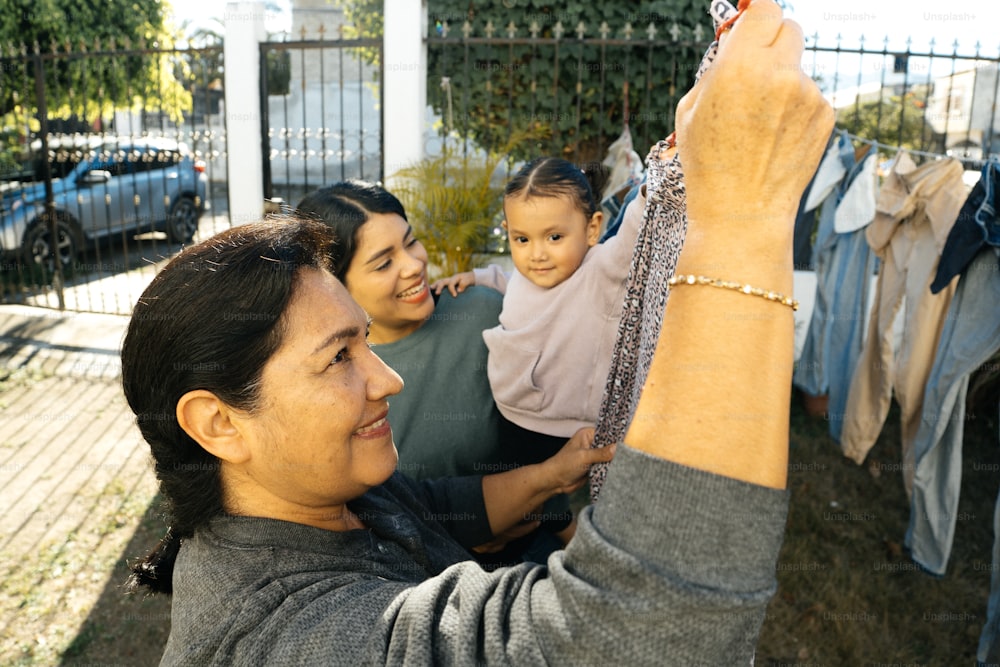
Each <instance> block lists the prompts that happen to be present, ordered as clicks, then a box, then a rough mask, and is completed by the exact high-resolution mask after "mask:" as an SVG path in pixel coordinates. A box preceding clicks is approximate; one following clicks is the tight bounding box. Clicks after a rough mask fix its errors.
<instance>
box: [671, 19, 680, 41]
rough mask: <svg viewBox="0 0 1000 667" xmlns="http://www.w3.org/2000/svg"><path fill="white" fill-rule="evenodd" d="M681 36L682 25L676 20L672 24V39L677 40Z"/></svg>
mask: <svg viewBox="0 0 1000 667" xmlns="http://www.w3.org/2000/svg"><path fill="white" fill-rule="evenodd" d="M680 38H681V27H680V26H679V25H677V23H676V22H674V24H673V25H671V26H670V39H672V40H674V41H675V42H677V41H679V40H680Z"/></svg>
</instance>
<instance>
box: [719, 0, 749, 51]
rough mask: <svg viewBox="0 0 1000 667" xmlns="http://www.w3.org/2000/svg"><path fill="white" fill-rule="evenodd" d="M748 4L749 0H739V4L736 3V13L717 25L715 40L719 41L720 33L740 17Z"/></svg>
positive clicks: (725, 30) (730, 26)
mask: <svg viewBox="0 0 1000 667" xmlns="http://www.w3.org/2000/svg"><path fill="white" fill-rule="evenodd" d="M749 6H750V0H740V1H739V4H737V5H736V13H735V14H734V15H733V16H732V18H730V19H729V20H728V21H726V22H725V23H723V24H722V25H720V26H719V28H718V29H717V30H716V31H715V41H719V38H720V37H722V33H724V32H727V31H728V30H729V29H731V28H732V27H733V24H735V23H736V20H737V19H739V18H740V16H741V15H742V14H743V12H744V11H745V10H746V8H747V7H749Z"/></svg>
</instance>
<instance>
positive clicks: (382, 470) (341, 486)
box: [231, 269, 403, 526]
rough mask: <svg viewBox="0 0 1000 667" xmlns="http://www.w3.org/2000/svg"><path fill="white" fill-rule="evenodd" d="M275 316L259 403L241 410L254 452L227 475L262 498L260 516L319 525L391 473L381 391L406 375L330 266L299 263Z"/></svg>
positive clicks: (386, 392)
mask: <svg viewBox="0 0 1000 667" xmlns="http://www.w3.org/2000/svg"><path fill="white" fill-rule="evenodd" d="M282 317H283V319H284V325H285V328H286V333H285V335H284V340H283V342H282V344H281V346H280V347H279V348H278V350H277V351H276V352H275V353H274V355H273V356H272V357H271V358H270V359H269V360H268V362H267V364H266V365H265V366H264V369H263V372H262V374H261V400H260V403H261V404H260V406H259V407H258V408H256V409H254V410H253V411H251V412H250V413H248V414H246V415H243V416H240V417H238V421H239V423H240V424H241V432H242V433H243V436H244V439H245V441H246V442H247V443H248V444H247V447H248V450H249V451H250V453H251V455H250V456H249V457H248V460H247V461H246V462H244V463H242V464H241V465H239V466H233V468H234V470H235V472H233V473H232V475H231V478H232V481H233V482H234V483H238V484H240V485H243V486H246V485H248V484H249V485H251V488H252V489H253V497H254V498H256V499H258V500H261V499H263V501H265V504H264V505H263V506H264V507H267V508H268V510H267V511H266V512H260V515H261V516H271V517H275V518H281V519H285V520H288V521H296V522H299V523H305V524H308V525H316V526H326V525H327V524H330V523H336V522H335V521H332V519H334V518H335V517H339V516H340V515H341V514H342V512H341V513H338V512H335V511H334V509H335V508H337V507H339V506H341V505H343V504H344V503H346V502H347V501H349V500H351V499H353V498H357V497H358V496H360V495H362V494H363V493H365V492H366V491H367V490H368V489H370V488H372V487H374V486H377V485H379V484H381V483H383V482H384V481H385V480H386V479H388V478H389V476H390V475H392V473H393V470H394V469H395V467H396V460H397V456H396V448H395V446H394V444H393V439H392V431H391V429H390V427H389V419H388V416H389V404H388V401H387V400H386V399H387V398H388V397H389V396H391V395H393V394H396V393H398V392H399V391H400V390H401V389H402V387H403V383H402V381H401V380H400V378H399V376H398V375H397V374H396V373H395V372H394V371H393V370H392V369H390V368H389V367H388V366H386V365H385V363H383V362H382V360H381V359H379V358H378V357H377V356H376V355H375V354H374V352H372V350H371V349H370V348H369V346H368V343H367V341H366V339H365V329H366V327H367V324H368V322H367V318H366V317H365V314H364V312H363V311H362V310H361V308H359V307H358V305H357V304H356V303H354V300H353V299H351V297H350V295H349V294H348V293H347V290H346V289H344V287H343V285H341V284H340V282H339V281H338V280H337V279H336V278H334V277H333V275H332V274H330V273H327V272H325V271H319V270H314V269H304V270H302V274H301V280H300V284H299V286H298V288H297V289H296V292H295V294H294V296H293V297H292V301H291V303H290V304H289V306H288V309H287V311H286V312H285V313H284V315H283V316H282ZM240 510H241V508H240V507H235V508H231V511H235V513H240ZM257 511H258V512H259V509H257Z"/></svg>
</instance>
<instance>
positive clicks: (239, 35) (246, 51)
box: [223, 2, 267, 225]
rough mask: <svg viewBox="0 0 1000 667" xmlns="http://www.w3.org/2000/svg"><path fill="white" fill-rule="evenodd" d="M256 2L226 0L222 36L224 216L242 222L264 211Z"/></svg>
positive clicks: (260, 31) (262, 33)
mask: <svg viewBox="0 0 1000 667" xmlns="http://www.w3.org/2000/svg"><path fill="white" fill-rule="evenodd" d="M265 17H266V10H265V9H264V4H263V3H262V2H229V3H227V4H226V13H225V17H224V19H223V20H224V23H225V26H226V40H225V46H224V51H223V55H224V57H225V63H226V74H225V87H226V98H225V99H226V108H225V122H226V152H227V155H228V157H227V161H226V167H227V171H228V178H229V216H230V219H231V220H232V222H233V225H242V224H246V223H248V222H253V221H254V220H259V219H260V218H262V217H263V216H264V156H263V149H262V148H261V135H260V131H261V130H260V122H261V116H260V48H259V46H258V45H259V44H260V42H263V41H265V40H266V39H267V31H266V30H265V28H264V19H265Z"/></svg>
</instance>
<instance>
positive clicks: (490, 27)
mask: <svg viewBox="0 0 1000 667" xmlns="http://www.w3.org/2000/svg"><path fill="white" fill-rule="evenodd" d="M495 31H496V28H495V27H494V26H493V21H487V22H486V28H485V32H486V37H487V39H492V38H493V33H494V32H495Z"/></svg>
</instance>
